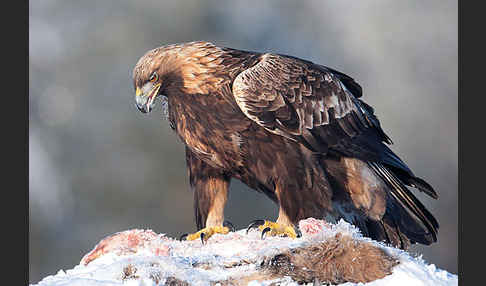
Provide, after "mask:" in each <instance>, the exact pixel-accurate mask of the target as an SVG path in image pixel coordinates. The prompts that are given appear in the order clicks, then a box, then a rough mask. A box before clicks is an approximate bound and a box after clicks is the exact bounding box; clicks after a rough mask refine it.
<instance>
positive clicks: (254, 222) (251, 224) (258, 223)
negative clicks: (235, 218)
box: [246, 219, 265, 234]
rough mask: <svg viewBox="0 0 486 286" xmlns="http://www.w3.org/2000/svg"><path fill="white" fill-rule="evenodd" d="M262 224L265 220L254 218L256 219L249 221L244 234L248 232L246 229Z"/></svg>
mask: <svg viewBox="0 0 486 286" xmlns="http://www.w3.org/2000/svg"><path fill="white" fill-rule="evenodd" d="M264 224H265V221H264V220H263V219H256V220H254V221H252V222H250V224H249V225H248V228H247V229H246V234H248V231H249V230H250V229H252V228H257V227H259V226H260V225H264Z"/></svg>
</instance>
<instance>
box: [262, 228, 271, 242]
mask: <svg viewBox="0 0 486 286" xmlns="http://www.w3.org/2000/svg"><path fill="white" fill-rule="evenodd" d="M269 231H272V228H271V227H268V226H267V227H266V228H264V229H263V230H262V240H263V239H265V233H267V232H269Z"/></svg>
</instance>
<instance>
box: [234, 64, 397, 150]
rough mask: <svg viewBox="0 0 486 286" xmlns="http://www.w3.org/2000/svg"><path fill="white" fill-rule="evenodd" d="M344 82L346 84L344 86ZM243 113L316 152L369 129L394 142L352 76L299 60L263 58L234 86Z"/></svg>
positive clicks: (384, 140)
mask: <svg viewBox="0 0 486 286" xmlns="http://www.w3.org/2000/svg"><path fill="white" fill-rule="evenodd" d="M343 81H344V82H343ZM232 89H233V95H234V97H235V101H236V103H237V104H238V106H239V107H240V109H241V110H242V112H243V113H244V114H245V115H246V116H247V117H248V118H250V119H251V120H253V121H255V122H256V123H258V124H259V125H260V126H263V127H264V128H265V129H267V130H268V131H270V132H272V133H275V134H278V135H281V136H284V137H287V138H290V139H292V140H295V141H299V142H301V143H303V144H304V145H306V146H307V147H309V148H310V149H312V150H313V151H316V152H321V153H325V152H326V151H327V150H328V148H330V147H333V146H336V145H340V144H343V141H346V140H350V139H352V138H355V137H356V136H358V135H360V134H362V133H363V132H365V131H367V130H373V132H375V133H376V134H377V135H378V136H379V138H380V140H381V141H383V142H387V143H391V140H390V139H389V138H388V136H386V134H385V133H384V132H383V131H382V129H381V127H380V124H379V121H378V120H377V118H376V117H375V116H374V115H373V109H372V108H371V107H370V106H368V105H367V104H366V103H364V102H362V101H361V100H359V99H357V97H356V96H355V95H354V94H353V93H352V92H351V91H350V90H349V89H351V90H353V91H354V92H357V93H358V96H360V95H361V87H359V85H358V84H357V83H356V82H354V81H353V80H352V79H351V78H350V77H347V76H345V75H344V74H342V73H339V72H336V71H334V70H330V69H328V68H327V67H324V66H321V65H316V64H313V63H311V62H307V61H303V60H299V59H297V58H292V57H286V56H281V55H275V54H264V55H262V56H261V57H260V61H259V62H258V63H257V64H255V65H254V66H252V67H250V68H248V69H246V70H244V71H243V72H241V73H240V74H239V75H238V76H237V77H236V79H235V80H234V82H233V87H232Z"/></svg>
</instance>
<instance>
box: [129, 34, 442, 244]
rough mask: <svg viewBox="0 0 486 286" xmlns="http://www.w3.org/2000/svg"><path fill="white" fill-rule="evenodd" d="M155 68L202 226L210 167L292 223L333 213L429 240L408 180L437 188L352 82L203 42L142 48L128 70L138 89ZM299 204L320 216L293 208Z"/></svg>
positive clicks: (431, 231) (433, 224)
mask: <svg viewBox="0 0 486 286" xmlns="http://www.w3.org/2000/svg"><path fill="white" fill-rule="evenodd" d="M153 71H156V72H158V73H159V76H160V78H161V86H162V87H161V89H160V91H159V93H160V94H163V95H166V96H167V97H168V99H169V109H170V114H171V117H170V120H171V122H172V123H173V124H174V126H175V130H176V132H177V133H178V134H179V136H180V137H181V139H182V140H183V142H184V143H185V144H186V146H187V147H188V149H187V150H188V153H189V156H190V157H191V158H192V159H191V161H190V162H193V163H188V164H189V165H188V167H189V168H190V170H191V185H193V186H194V188H195V190H196V191H195V192H196V201H197V202H199V205H197V204H196V213H197V219H198V225H200V226H201V227H202V226H203V225H204V220H205V218H206V217H205V216H207V215H201V214H207V213H208V212H209V210H210V209H211V203H210V201H211V200H212V199H210V198H212V197H213V195H208V194H204V195H203V194H202V193H203V192H209V191H199V193H200V194H201V195H200V196H199V197H198V191H197V190H206V189H207V187H205V186H204V184H207V183H204V182H206V181H207V180H205V179H204V177H205V176H213V175H211V174H214V173H215V172H216V173H218V174H224V175H221V176H222V178H223V177H224V178H225V179H224V180H223V179H221V180H220V181H218V182H219V183H218V184H221V185H225V184H226V183H225V182H226V180H229V179H228V178H231V177H234V178H238V179H241V180H242V181H243V182H244V183H246V184H247V185H249V186H250V187H252V188H254V189H256V190H258V191H263V192H264V193H265V194H267V195H268V196H269V197H270V198H271V199H272V200H275V201H278V203H279V206H280V208H281V209H283V210H284V215H287V216H288V217H289V219H290V220H291V221H292V222H294V223H295V220H298V219H302V218H303V216H309V215H315V216H319V215H320V216H321V217H326V216H333V217H335V218H336V219H337V218H339V217H341V218H345V219H347V220H351V222H352V223H354V224H356V225H357V226H358V227H359V228H360V229H361V230H362V231H363V233H365V234H366V235H368V236H370V237H372V238H375V239H383V240H385V241H388V242H390V243H393V244H394V245H396V246H399V247H402V248H406V247H407V246H408V244H409V243H416V242H417V243H422V244H430V243H432V242H435V241H436V240H437V229H438V227H439V225H438V223H437V221H436V219H435V218H434V217H433V215H432V214H431V213H430V212H429V211H428V210H427V209H426V208H425V206H424V205H423V204H422V203H421V202H420V201H419V200H418V199H417V198H416V197H415V196H414V195H413V193H412V192H411V191H410V190H409V189H408V188H407V186H408V187H414V188H417V189H418V190H420V191H422V192H424V193H426V194H427V195H429V196H431V197H433V198H437V193H436V192H435V191H434V189H433V188H432V187H431V186H430V185H429V184H428V183H427V182H425V181H424V180H422V179H420V178H418V177H416V176H415V175H414V174H413V173H412V171H411V170H410V169H409V168H408V166H407V165H406V164H405V163H404V162H403V161H402V160H401V159H400V158H399V157H398V156H397V155H396V154H394V153H393V151H392V150H391V149H389V148H388V146H387V145H386V144H391V143H392V141H391V139H390V138H389V137H388V136H387V135H386V134H385V132H384V131H383V130H382V128H381V125H380V121H379V120H378V118H377V117H376V115H375V114H374V110H373V108H372V107H371V106H369V105H368V104H366V103H365V102H364V101H363V100H362V99H361V97H362V88H361V86H360V85H359V84H358V83H356V82H355V81H354V79H353V78H351V77H349V76H347V75H345V74H343V73H341V72H339V71H336V70H333V69H331V68H328V67H325V66H323V65H318V64H315V63H312V62H310V61H306V60H302V59H299V58H296V57H291V56H286V55H279V54H272V53H267V54H261V53H256V52H248V51H240V50H236V49H230V48H221V47H217V46H215V45H213V44H211V43H207V42H193V43H185V44H178V45H171V46H166V47H161V48H158V49H155V50H153V51H150V52H148V53H147V54H146V55H145V56H144V57H142V58H141V59H140V61H139V63H138V64H137V66H136V67H135V69H134V84H135V87H136V88H142V87H143V86H144V84H145V83H146V82H147V78H148V77H149V76H150V74H151V73H152V72H153ZM268 154H272V155H273V156H274V157H272V158H269V159H268V160H267V159H266V158H268V156H269V155H268ZM194 160H202V161H204V162H205V164H207V166H211V168H212V169H211V173H207V174H206V173H205V172H209V171H204V168H198V167H197V166H200V165H201V162H199V163H198V162H196V161H194ZM188 162H189V161H188ZM205 164H203V165H205ZM263 166H265V167H263ZM218 168H219V169H218ZM206 169H207V168H206ZM198 172H199V173H198ZM299 172H301V174H302V175H300V174H299ZM195 173H198V174H195ZM290 174H294V175H290ZM301 177H303V178H301ZM193 178H200V180H199V181H198V180H194V179H193ZM299 182H300V183H299ZM313 182H317V184H315V183H313ZM198 184H199V185H198ZM295 185H298V188H300V189H293V188H295V187H294V186H295ZM198 186H199V187H198ZM290 186H292V187H290ZM316 186H319V187H316ZM313 198H314V199H313ZM312 200H315V201H316V202H315V205H312V204H313V202H312ZM326 200H332V205H333V207H331V203H330V202H328V201H326ZM208 201H209V203H208ZM380 202H384V203H383V204H384V205H382V204H381V203H380ZM304 205H305V206H306V208H310V209H312V208H317V206H319V208H321V209H322V213H321V214H319V213H318V212H316V211H314V212H305V211H301V209H302V208H304ZM202 208H204V209H205V210H204V211H201V209H202ZM291 214H292V215H291Z"/></svg>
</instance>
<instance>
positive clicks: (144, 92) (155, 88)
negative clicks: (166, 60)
mask: <svg viewBox="0 0 486 286" xmlns="http://www.w3.org/2000/svg"><path fill="white" fill-rule="evenodd" d="M161 56H162V55H161V52H160V51H159V50H158V49H154V50H151V51H149V52H147V53H146V54H145V55H143V56H142V57H141V58H140V59H139V61H138V63H137V64H136V65H135V68H134V70H133V85H134V88H135V105H136V106H137V108H138V109H139V110H140V111H141V112H143V113H147V112H150V111H152V109H153V107H154V101H155V99H156V98H157V97H158V96H159V95H160V94H162V92H163V91H164V88H163V85H164V81H165V79H166V76H165V75H166V73H165V72H164V70H163V69H162V57H161ZM164 86H165V85H164Z"/></svg>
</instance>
